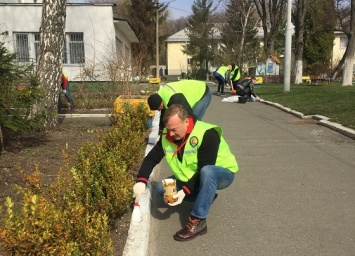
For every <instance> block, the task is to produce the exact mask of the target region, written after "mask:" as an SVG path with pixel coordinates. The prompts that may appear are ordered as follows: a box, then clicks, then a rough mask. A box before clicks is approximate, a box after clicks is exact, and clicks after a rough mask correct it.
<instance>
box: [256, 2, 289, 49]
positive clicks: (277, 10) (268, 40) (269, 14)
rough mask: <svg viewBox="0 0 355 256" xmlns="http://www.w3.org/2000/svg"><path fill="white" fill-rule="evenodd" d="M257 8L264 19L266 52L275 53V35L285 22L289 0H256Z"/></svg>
mask: <svg viewBox="0 0 355 256" xmlns="http://www.w3.org/2000/svg"><path fill="white" fill-rule="evenodd" d="M254 3H255V6H256V10H257V12H258V14H259V16H260V19H261V20H262V23H263V24H262V26H263V31H264V53H265V56H269V55H270V54H273V53H274V48H275V37H276V35H277V32H278V30H279V28H280V26H281V25H282V24H284V23H285V6H286V4H287V0H254Z"/></svg>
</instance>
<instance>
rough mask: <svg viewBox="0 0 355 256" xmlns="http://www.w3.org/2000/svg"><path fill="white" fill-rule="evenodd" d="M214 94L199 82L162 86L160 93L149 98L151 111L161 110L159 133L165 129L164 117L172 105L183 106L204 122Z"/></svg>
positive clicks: (183, 82)
mask: <svg viewBox="0 0 355 256" xmlns="http://www.w3.org/2000/svg"><path fill="white" fill-rule="evenodd" d="M211 99H212V93H211V91H210V89H209V88H208V86H207V84H206V83H205V82H202V81H197V80H181V81H178V82H172V83H167V84H164V85H161V87H160V89H159V91H158V93H155V94H152V95H150V96H149V97H148V105H149V107H150V109H151V110H160V111H161V114H160V123H159V131H160V132H162V131H163V129H164V123H163V120H162V119H163V115H164V112H165V109H167V108H168V107H169V106H171V105H172V104H180V105H182V106H183V107H184V108H185V109H186V110H187V111H188V113H189V114H191V115H192V114H194V115H195V116H196V117H197V119H198V120H202V118H203V116H204V115H205V112H206V109H207V108H208V106H209V105H210V103H211Z"/></svg>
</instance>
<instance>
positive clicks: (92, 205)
mask: <svg viewBox="0 0 355 256" xmlns="http://www.w3.org/2000/svg"><path fill="white" fill-rule="evenodd" d="M145 108H146V107H145V106H138V107H137V108H127V110H126V111H125V113H124V114H122V115H119V116H118V115H112V117H111V121H112V123H113V127H112V130H111V131H110V132H109V133H107V134H105V135H103V136H101V137H99V139H98V142H97V143H95V144H94V143H87V144H85V145H82V147H81V148H80V150H79V151H78V154H77V157H76V159H75V161H74V163H73V164H71V163H69V160H68V159H69V157H68V155H66V152H65V151H63V157H64V161H63V166H62V167H61V168H60V169H59V176H58V178H57V179H56V180H55V181H54V182H53V183H52V184H49V185H43V183H42V181H41V176H40V168H39V166H35V171H34V172H33V173H32V174H27V173H26V172H25V171H23V170H22V173H23V175H24V178H25V180H26V185H25V186H23V187H17V188H18V191H19V193H20V195H21V201H20V203H19V205H15V204H14V202H13V200H12V199H11V198H7V199H6V203H5V210H3V211H2V212H1V215H2V224H1V225H2V226H0V245H1V247H2V249H3V250H4V251H5V252H7V253H9V254H10V255H112V253H113V248H112V241H111V238H110V224H111V223H112V222H113V221H114V220H115V219H116V218H118V217H120V216H122V215H123V214H124V213H125V212H126V211H127V210H128V208H129V207H130V205H131V204H132V191H131V190H132V186H133V184H134V179H135V176H136V171H137V165H138V164H140V163H141V161H142V159H143V156H144V150H145V144H146V137H147V132H148V129H147V128H148V127H147V121H148V117H147V116H146V109H145Z"/></svg>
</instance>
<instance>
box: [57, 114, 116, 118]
mask: <svg viewBox="0 0 355 256" xmlns="http://www.w3.org/2000/svg"><path fill="white" fill-rule="evenodd" d="M110 115H111V114H58V115H57V116H58V117H60V118H64V117H65V118H76V117H107V118H108V117H110Z"/></svg>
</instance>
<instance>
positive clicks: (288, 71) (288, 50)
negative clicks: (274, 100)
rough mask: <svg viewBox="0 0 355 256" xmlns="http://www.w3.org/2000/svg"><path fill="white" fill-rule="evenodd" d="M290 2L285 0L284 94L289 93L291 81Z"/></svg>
mask: <svg viewBox="0 0 355 256" xmlns="http://www.w3.org/2000/svg"><path fill="white" fill-rule="evenodd" d="M291 4H292V3H291V0H287V25H286V34H285V63H284V65H285V69H284V92H289V91H290V80H291V41H292V29H293V27H292V23H291Z"/></svg>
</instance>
